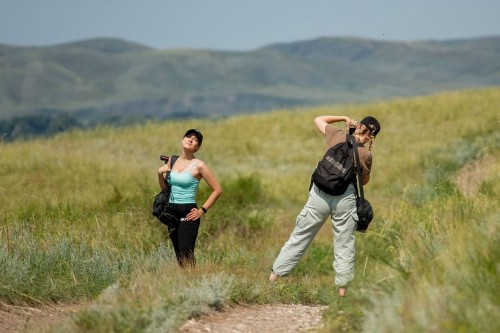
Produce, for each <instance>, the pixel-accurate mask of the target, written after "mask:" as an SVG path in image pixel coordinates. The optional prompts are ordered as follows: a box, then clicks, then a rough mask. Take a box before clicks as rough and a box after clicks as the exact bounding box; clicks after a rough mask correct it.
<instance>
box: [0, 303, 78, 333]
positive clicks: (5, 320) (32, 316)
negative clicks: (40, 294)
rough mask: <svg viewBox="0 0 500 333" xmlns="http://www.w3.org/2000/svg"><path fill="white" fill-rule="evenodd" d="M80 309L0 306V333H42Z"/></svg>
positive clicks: (48, 306) (61, 306)
mask: <svg viewBox="0 0 500 333" xmlns="http://www.w3.org/2000/svg"><path fill="white" fill-rule="evenodd" d="M81 309H82V306H81V305H44V306H41V307H36V308H34V307H29V306H15V305H6V304H1V306H0V332H2V333H17V332H32V331H43V330H44V329H45V328H48V327H49V326H50V325H51V324H53V323H55V322H58V321H61V320H63V319H64V318H66V317H67V316H69V315H70V314H72V313H76V312H78V311H80V310H81Z"/></svg>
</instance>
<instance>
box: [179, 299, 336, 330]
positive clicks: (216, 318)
mask: <svg viewBox="0 0 500 333" xmlns="http://www.w3.org/2000/svg"><path fill="white" fill-rule="evenodd" d="M327 308H328V307H327V306H307V305H300V304H266V305H250V306H241V305H238V306H233V307H231V308H228V309H227V310H225V311H222V312H213V313H210V314H208V315H205V316H202V317H201V318H198V319H191V320H189V321H187V322H186V323H185V324H184V325H183V326H182V327H181V328H180V330H179V332H180V333H201V332H204V333H206V332H217V333H239V332H241V333H261V332H307V331H310V330H314V329H317V328H320V327H322V316H323V312H324V311H325V310H326V309H327Z"/></svg>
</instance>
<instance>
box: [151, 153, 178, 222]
mask: <svg viewBox="0 0 500 333" xmlns="http://www.w3.org/2000/svg"><path fill="white" fill-rule="evenodd" d="M178 157H179V156H177V155H173V156H172V158H171V159H170V160H171V162H170V169H172V168H173V167H174V164H175V161H177V158H178ZM169 173H170V171H167V175H166V179H168V175H169ZM171 189H172V188H171V186H170V184H169V183H168V181H167V187H166V188H165V189H164V190H161V191H160V193H158V194H157V195H156V196H155V199H154V201H153V212H152V213H153V215H154V216H155V217H156V218H157V219H159V220H160V222H161V223H163V224H167V222H168V220H169V219H168V218H167V214H168V212H167V210H168V200H169V199H170V191H171Z"/></svg>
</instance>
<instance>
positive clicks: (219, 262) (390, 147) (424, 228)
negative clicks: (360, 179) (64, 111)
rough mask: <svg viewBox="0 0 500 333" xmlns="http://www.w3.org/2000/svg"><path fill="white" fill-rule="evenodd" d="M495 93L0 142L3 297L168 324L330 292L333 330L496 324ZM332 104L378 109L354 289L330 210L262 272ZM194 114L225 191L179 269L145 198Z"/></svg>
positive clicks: (359, 111) (300, 193)
mask: <svg viewBox="0 0 500 333" xmlns="http://www.w3.org/2000/svg"><path fill="white" fill-rule="evenodd" d="M499 101H500V90H498V89H487V90H475V91H462V92H450V93H446V94H440V95H436V96H429V97H421V98H413V99H400V100H394V101H389V102H380V103H374V104H369V105H350V106H349V105H347V106H335V107H317V108H310V109H295V110H282V111H275V112H270V113H267V114H259V115H247V116H237V117H231V118H227V119H219V120H188V121H173V122H166V123H158V124H156V123H148V124H144V125H137V126H131V127H127V128H120V129H115V128H105V127H102V128H97V129H95V130H91V131H74V132H71V133H64V134H61V135H59V136H57V137H54V138H51V139H45V140H33V141H29V142H19V143H14V144H8V145H7V144H1V145H0V156H1V159H0V176H1V182H0V207H1V208H0V209H1V215H0V239H1V246H0V299H1V301H2V304H6V305H9V304H13V305H23V304H32V305H36V304H38V303H45V302H52V301H58V302H90V305H89V306H88V307H87V308H86V310H84V311H83V312H82V313H80V314H78V315H77V316H75V318H73V319H72V320H71V321H70V322H68V323H67V324H65V326H64V327H65V328H66V329H67V330H69V331H93V332H99V331H102V332H104V331H106V332H107V331H111V330H112V331H117V332H118V331H130V330H133V331H144V332H146V331H153V330H166V331H168V330H170V329H175V327H178V325H179V324H180V323H181V322H182V321H183V320H185V319H187V318H188V317H189V316H192V315H194V314H197V313H201V312H204V311H207V309H219V308H221V307H223V306H225V305H227V304H230V303H232V302H238V303H272V302H289V303H293V302H301V303H308V304H315V303H316V304H317V303H321V304H330V309H329V311H328V313H327V314H326V316H325V322H326V323H327V326H326V328H325V330H348V331H349V330H351V331H368V332H372V331H377V332H393V331H412V332H413V331H415V330H416V331H429V330H431V331H432V330H434V331H482V332H483V331H493V330H494V329H495V328H497V326H498V325H497V324H496V321H492V320H490V319H489V318H491V316H494V315H495V314H497V313H498V308H499V307H498V295H499V293H498V287H497V286H498V278H497V268H496V267H497V266H498V264H497V261H498V259H497V258H498V250H497V249H498V246H497V244H498V220H499V219H498V217H499V207H498V197H499V179H498V176H497V175H498V174H499V173H498V171H499V170H498V165H499V163H498V160H499V151H500V150H499V145H498V142H499V141H498V139H500V138H499V131H498V125H499V119H498V116H497V106H498V104H499ZM322 114H346V115H349V116H352V117H353V118H355V119H360V118H362V117H363V116H364V115H367V114H371V115H373V116H375V117H376V118H378V119H379V120H380V122H381V124H382V131H381V134H380V136H379V137H378V138H377V139H376V142H375V147H374V151H373V154H374V166H373V173H372V178H371V181H370V183H369V185H368V186H367V187H366V189H365V190H366V195H367V197H368V199H369V200H370V201H371V202H372V204H373V205H374V207H375V220H374V222H373V225H372V227H371V228H370V231H369V232H368V233H367V234H366V235H358V237H357V262H356V278H355V280H354V282H353V285H352V287H351V288H350V290H349V297H348V298H347V299H338V298H336V296H335V287H334V285H333V274H332V268H331V261H332V253H331V251H332V244H331V242H332V235H331V231H330V227H328V226H327V227H324V228H323V230H321V232H320V233H319V235H318V236H317V237H316V239H315V241H314V242H313V245H312V246H311V248H310V249H309V251H308V253H307V254H306V255H305V257H304V258H303V260H302V261H301V262H300V263H299V265H298V266H297V268H296V270H295V271H294V272H293V273H292V274H291V276H289V277H288V278H287V279H282V280H280V282H279V283H277V284H274V285H269V284H267V282H266V278H267V275H268V272H269V270H270V267H271V265H272V262H273V260H274V257H275V256H276V255H277V253H278V251H279V249H280V247H281V246H282V244H283V243H284V241H285V240H286V238H287V237H288V234H289V232H290V231H291V229H292V227H293V223H294V220H295V216H296V214H297V213H298V212H299V211H300V209H301V208H302V205H303V204H304V202H305V199H306V195H307V188H308V186H309V181H310V174H311V172H312V169H313V168H314V165H315V163H316V162H317V160H319V159H320V158H321V156H322V154H323V151H324V147H323V144H322V138H321V135H320V134H319V132H317V130H316V129H315V128H314V125H313V119H314V117H315V116H318V115H322ZM192 127H195V128H199V129H200V130H201V131H202V132H203V133H204V135H205V140H204V144H203V147H202V149H201V150H200V152H199V154H198V157H200V158H201V159H203V160H205V161H206V162H207V163H208V164H209V166H210V167H211V168H212V169H213V170H214V172H215V174H216V176H217V178H218V179H219V180H220V181H221V183H222V185H223V188H224V190H225V193H224V195H223V197H221V199H220V201H219V202H218V203H217V204H216V205H215V206H214V207H213V209H211V210H210V213H209V214H208V215H206V216H205V217H204V221H203V223H202V227H201V234H200V237H199V241H198V248H197V259H198V267H197V268H196V269H194V270H192V271H181V270H179V269H178V268H177V266H176V263H175V259H174V258H173V254H172V252H173V251H172V248H171V245H170V243H169V241H168V237H167V235H166V231H165V229H164V228H163V227H162V226H161V225H160V224H159V223H158V222H157V221H156V220H154V218H153V217H152V215H151V213H150V208H151V202H152V198H153V196H154V194H155V193H156V192H157V191H158V185H157V180H156V169H157V168H158V166H159V165H160V163H161V162H160V160H159V158H158V156H159V154H160V153H167V154H174V153H179V151H180V140H181V137H182V135H183V134H184V132H185V131H186V129H188V128H192ZM478 161H483V162H478ZM484 161H487V163H486V162H484ZM470 165H475V166H476V168H477V165H482V166H481V167H482V168H485V172H484V173H482V174H483V175H485V176H483V177H481V178H477V177H476V178H474V179H476V180H477V179H479V180H478V182H477V184H476V185H475V189H474V191H473V192H472V193H468V194H467V195H465V194H463V191H462V189H463V186H461V185H460V183H459V182H458V180H457V177H464V176H463V175H464V173H465V172H467V171H464V170H468V169H470ZM207 195H208V188H207V186H206V185H204V184H202V185H201V191H200V196H199V200H200V201H202V200H203V198H204V197H206V196H207ZM327 224H329V222H327ZM167 328H168V329H167ZM54 329H55V328H54Z"/></svg>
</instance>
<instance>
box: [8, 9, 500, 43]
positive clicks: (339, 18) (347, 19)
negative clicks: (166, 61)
mask: <svg viewBox="0 0 500 333" xmlns="http://www.w3.org/2000/svg"><path fill="white" fill-rule="evenodd" d="M498 35H500V1H499V0H198V1H194V0H0V43H2V44H12V45H53V44H58V43H62V42H69V41H76V40H82V39H87V38H95V37H118V38H122V39H126V40H129V41H133V42H139V43H142V44H145V45H148V46H152V47H155V48H158V49H172V48H204V49H217V50H251V49H255V48H258V47H261V46H264V45H267V44H271V43H277V42H291V41H298V40H306V39H313V38H317V37H324V36H350V37H365V38H373V39H384V40H399V41H401V40H407V41H411V40H423V39H436V40H444V39H456V38H469V37H482V36H498Z"/></svg>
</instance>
